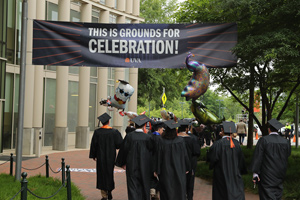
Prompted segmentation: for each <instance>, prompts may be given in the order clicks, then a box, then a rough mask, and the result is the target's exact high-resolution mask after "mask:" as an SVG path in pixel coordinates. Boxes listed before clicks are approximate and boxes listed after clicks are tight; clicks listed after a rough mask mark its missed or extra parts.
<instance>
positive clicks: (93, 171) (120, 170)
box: [57, 168, 125, 173]
mask: <svg viewBox="0 0 300 200" xmlns="http://www.w3.org/2000/svg"><path fill="white" fill-rule="evenodd" d="M60 169H61V168H58V169H57V172H58V171H60ZM69 170H70V172H88V173H96V169H84V168H69ZM65 171H67V169H65ZM123 172H125V170H123V169H114V173H123Z"/></svg>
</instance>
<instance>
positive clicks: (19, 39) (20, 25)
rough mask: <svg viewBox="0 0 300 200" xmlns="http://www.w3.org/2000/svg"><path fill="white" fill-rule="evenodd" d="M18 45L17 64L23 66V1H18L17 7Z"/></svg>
mask: <svg viewBox="0 0 300 200" xmlns="http://www.w3.org/2000/svg"><path fill="white" fill-rule="evenodd" d="M17 17H18V20H17V27H16V28H17V30H16V31H17V32H16V34H17V36H16V37H17V45H16V62H15V63H16V64H17V65H19V64H21V27H22V0H18V7H17Z"/></svg>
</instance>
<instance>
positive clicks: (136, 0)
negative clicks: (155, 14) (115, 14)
mask: <svg viewBox="0 0 300 200" xmlns="http://www.w3.org/2000/svg"><path fill="white" fill-rule="evenodd" d="M132 14H133V15H136V16H139V15H140V0H133V9H132Z"/></svg>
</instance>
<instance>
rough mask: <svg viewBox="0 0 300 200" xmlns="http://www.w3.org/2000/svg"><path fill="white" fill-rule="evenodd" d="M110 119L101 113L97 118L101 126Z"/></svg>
mask: <svg viewBox="0 0 300 200" xmlns="http://www.w3.org/2000/svg"><path fill="white" fill-rule="evenodd" d="M110 118H111V117H110V116H109V115H108V114H107V113H103V114H102V115H100V116H99V117H98V119H99V121H101V123H102V124H104V123H106V122H107V121H108V120H109V119H110Z"/></svg>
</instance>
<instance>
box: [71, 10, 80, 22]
mask: <svg viewBox="0 0 300 200" xmlns="http://www.w3.org/2000/svg"><path fill="white" fill-rule="evenodd" d="M70 17H71V18H70V19H71V22H80V12H77V11H75V10H71V12H70Z"/></svg>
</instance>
